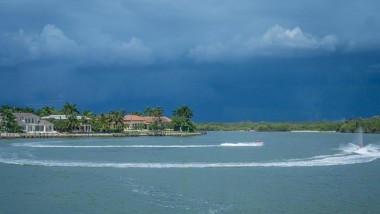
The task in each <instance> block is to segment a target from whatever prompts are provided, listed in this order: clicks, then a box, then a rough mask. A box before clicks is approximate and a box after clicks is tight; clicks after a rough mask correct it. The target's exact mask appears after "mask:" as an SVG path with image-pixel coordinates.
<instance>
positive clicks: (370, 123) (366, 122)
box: [197, 116, 380, 133]
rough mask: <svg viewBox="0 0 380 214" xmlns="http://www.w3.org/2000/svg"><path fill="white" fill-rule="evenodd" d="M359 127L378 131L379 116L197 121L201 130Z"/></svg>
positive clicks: (345, 129)
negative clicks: (253, 120)
mask: <svg viewBox="0 0 380 214" xmlns="http://www.w3.org/2000/svg"><path fill="white" fill-rule="evenodd" d="M359 127H361V128H362V129H363V132H364V133H380V116H374V117H371V118H357V119H350V120H345V121H323V122H294V123H290V122H272V123H271V122H239V123H199V124H197V128H198V130H201V131H241V130H245V131H262V132H271V131H335V132H342V133H354V132H357V130H358V129H359Z"/></svg>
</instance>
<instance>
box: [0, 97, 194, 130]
mask: <svg viewBox="0 0 380 214" xmlns="http://www.w3.org/2000/svg"><path fill="white" fill-rule="evenodd" d="M17 112H23V113H33V114H36V115H38V116H40V117H44V116H49V115H65V116H66V118H67V119H65V120H58V119H48V120H49V121H50V122H52V123H53V124H54V129H55V130H56V131H58V132H71V131H73V130H79V128H80V126H81V125H83V124H89V125H91V127H92V131H94V132H122V131H124V128H125V124H124V121H123V119H124V116H125V114H126V111H125V110H124V109H121V110H119V111H115V110H112V111H110V112H109V113H100V114H95V113H93V112H92V111H90V110H84V111H82V112H80V111H79V109H78V107H77V105H76V104H72V103H66V104H65V105H63V106H62V108H61V109H55V108H54V107H52V106H44V107H42V108H41V109H38V110H35V109H34V108H31V107H11V106H9V105H2V106H0V116H1V118H0V131H2V132H22V129H21V127H20V126H18V125H17V121H16V118H15V116H14V115H13V113H17ZM130 114H132V115H138V116H149V117H153V118H154V120H153V124H151V125H150V126H149V129H151V130H155V131H158V130H161V131H162V130H165V129H172V130H174V131H186V132H194V131H195V130H196V125H195V123H194V122H193V121H192V120H191V118H192V117H193V111H192V110H191V109H190V107H188V106H187V105H182V106H180V107H178V108H176V109H174V110H173V111H172V119H171V122H170V123H168V122H165V121H164V120H162V117H163V116H164V109H163V108H161V107H160V106H158V107H156V108H152V107H150V106H147V107H146V108H145V109H144V111H143V112H136V111H135V112H131V113H130ZM136 128H137V129H139V128H141V129H142V128H143V127H136Z"/></svg>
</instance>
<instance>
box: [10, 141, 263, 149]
mask: <svg viewBox="0 0 380 214" xmlns="http://www.w3.org/2000/svg"><path fill="white" fill-rule="evenodd" d="M12 145H13V146H16V147H30V148H207V147H260V146H263V145H264V143H263V142H262V141H257V142H241V143H221V144H209V145H202V144H199V145H145V144H141V145H54V144H43V143H15V144H12Z"/></svg>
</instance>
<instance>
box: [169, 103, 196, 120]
mask: <svg viewBox="0 0 380 214" xmlns="http://www.w3.org/2000/svg"><path fill="white" fill-rule="evenodd" d="M173 116H174V117H184V118H186V119H191V118H192V117H193V111H192V110H191V109H190V108H189V107H188V106H187V105H182V106H181V107H179V108H177V109H175V110H174V111H173Z"/></svg>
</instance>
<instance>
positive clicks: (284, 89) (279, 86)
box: [0, 0, 380, 121]
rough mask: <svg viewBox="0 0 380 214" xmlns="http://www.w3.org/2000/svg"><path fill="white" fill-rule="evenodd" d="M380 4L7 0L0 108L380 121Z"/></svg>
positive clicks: (3, 1)
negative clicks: (188, 110) (182, 110)
mask: <svg viewBox="0 0 380 214" xmlns="http://www.w3.org/2000/svg"><path fill="white" fill-rule="evenodd" d="M378 8H380V2H379V1H376V0H364V1H354V0H348V1H328V0H321V1H312V0H306V1H305V0H302V1H301V0H289V1H274V0H273V1H271V0H270V1H264V0H255V1H251V0H239V1H229V0H221V1H214V0H205V1H190V0H180V1H173V0H156V1H149V0H141V1H131V0H110V1H102V0H83V1H72V0H69V1H47V0H34V1H29V0H19V1H7V0H0V75H1V77H0V101H1V104H3V103H8V104H13V105H20V104H21V105H30V106H34V107H41V106H42V105H54V106H57V107H59V106H60V105H62V104H63V103H65V102H68V101H70V102H75V103H78V105H79V106H83V107H84V108H90V109H94V110H95V111H98V112H99V111H107V110H109V109H117V108H123V107H128V108H130V109H127V110H141V109H143V108H144V107H145V106H146V105H152V106H156V105H161V106H163V107H165V108H166V109H167V110H168V111H170V109H172V108H174V107H175V106H176V105H179V104H182V103H187V104H190V105H191V106H192V107H194V109H195V111H196V115H197V117H198V118H199V119H201V120H226V121H234V120H292V119H293V120H316V119H326V118H327V119H331V118H333V119H337V118H342V117H351V116H368V115H373V114H380V112H379V109H380V103H379V101H377V100H378V99H376V95H377V94H379V93H380V77H379V74H380V72H378V70H379V69H378V67H379V66H378V65H379V64H380V41H379V39H378V38H380V13H379V12H378ZM32 83H33V84H32ZM30 84H32V85H33V87H31V86H30ZM9 91H12V93H9ZM169 114H170V113H169Z"/></svg>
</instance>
